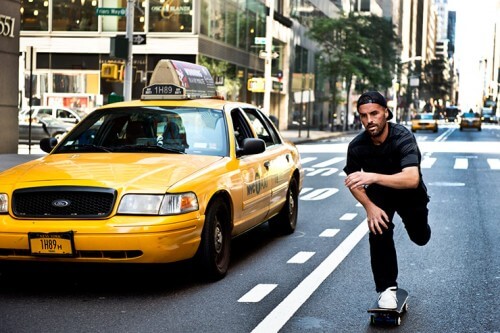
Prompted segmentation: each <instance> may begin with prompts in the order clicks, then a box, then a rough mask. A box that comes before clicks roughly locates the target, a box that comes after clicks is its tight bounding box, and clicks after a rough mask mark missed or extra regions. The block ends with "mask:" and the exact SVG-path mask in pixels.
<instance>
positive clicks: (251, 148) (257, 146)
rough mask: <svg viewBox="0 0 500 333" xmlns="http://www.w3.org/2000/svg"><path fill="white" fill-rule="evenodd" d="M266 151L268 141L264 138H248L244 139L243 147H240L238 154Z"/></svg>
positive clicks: (253, 153)
mask: <svg viewBox="0 0 500 333" xmlns="http://www.w3.org/2000/svg"><path fill="white" fill-rule="evenodd" d="M265 151H266V143H265V142H264V140H262V139H256V138H246V139H244V140H243V148H240V149H238V151H237V152H236V155H237V156H238V157H239V156H243V155H255V154H260V153H263V152H265Z"/></svg>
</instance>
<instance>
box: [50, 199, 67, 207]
mask: <svg viewBox="0 0 500 333" xmlns="http://www.w3.org/2000/svg"><path fill="white" fill-rule="evenodd" d="M70 204H71V201H69V200H66V199H57V200H54V201H52V206H54V207H58V208H62V207H68V206H69V205H70Z"/></svg>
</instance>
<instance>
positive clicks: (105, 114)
mask: <svg viewBox="0 0 500 333" xmlns="http://www.w3.org/2000/svg"><path fill="white" fill-rule="evenodd" d="M227 141H228V139H227V128H226V125H225V120H224V118H223V113H222V111H221V110H214V109H208V108H196V107H122V108H111V109H103V110H98V111H95V112H93V113H91V114H89V115H88V116H87V117H85V118H84V120H82V121H81V122H80V123H79V124H78V126H77V127H76V128H75V130H74V131H72V132H71V133H69V134H68V135H67V136H66V137H65V138H64V139H63V141H62V143H61V144H60V145H59V146H58V147H57V149H56V150H54V151H53V153H55V154H57V153H68V152H71V153H74V152H78V153H85V152H92V153H96V152H99V153H114V152H120V153H123V152H133V153H137V152H139V153H142V152H144V153H169V154H194V155H213V156H228V154H229V152H228V144H227Z"/></svg>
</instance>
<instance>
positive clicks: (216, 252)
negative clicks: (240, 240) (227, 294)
mask: <svg viewBox="0 0 500 333" xmlns="http://www.w3.org/2000/svg"><path fill="white" fill-rule="evenodd" d="M230 251H231V230H230V214H229V209H228V207H227V204H226V203H225V202H224V201H223V200H221V199H215V200H214V201H213V202H212V203H211V204H210V205H209V207H208V209H207V213H206V214H205V224H204V225H203V232H202V234H201V243H200V247H199V248H198V261H199V264H200V268H201V269H202V273H203V274H204V275H205V277H206V278H207V279H208V280H213V281H215V280H220V279H222V278H223V277H224V276H225V275H226V273H227V270H228V267H229V259H230Z"/></svg>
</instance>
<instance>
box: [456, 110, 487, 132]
mask: <svg viewBox="0 0 500 333" xmlns="http://www.w3.org/2000/svg"><path fill="white" fill-rule="evenodd" d="M459 124H460V130H461V131H462V130H463V129H464V128H475V129H477V130H478V131H480V130H481V127H482V121H481V117H480V116H479V114H478V113H477V112H464V113H462V114H461V115H460V122H459Z"/></svg>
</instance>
